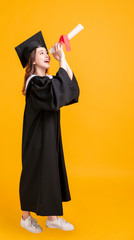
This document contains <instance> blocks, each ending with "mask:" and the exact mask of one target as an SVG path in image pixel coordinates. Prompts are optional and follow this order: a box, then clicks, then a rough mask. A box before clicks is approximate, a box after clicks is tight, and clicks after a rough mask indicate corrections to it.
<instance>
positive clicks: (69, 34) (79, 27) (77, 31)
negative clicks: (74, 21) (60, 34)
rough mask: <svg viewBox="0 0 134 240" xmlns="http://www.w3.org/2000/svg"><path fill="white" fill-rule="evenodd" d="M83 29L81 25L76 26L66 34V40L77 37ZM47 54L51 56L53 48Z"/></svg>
mask: <svg viewBox="0 0 134 240" xmlns="http://www.w3.org/2000/svg"><path fill="white" fill-rule="evenodd" d="M83 28H84V27H83V26H82V25H81V24H78V25H77V26H76V27H75V28H74V29H73V30H72V31H71V32H70V33H68V35H67V36H68V39H69V40H70V39H72V38H73V37H74V36H75V35H77V34H78V33H79V32H80V31H81V30H82V29H83ZM49 52H50V53H51V54H53V53H54V52H55V50H54V48H50V49H49Z"/></svg>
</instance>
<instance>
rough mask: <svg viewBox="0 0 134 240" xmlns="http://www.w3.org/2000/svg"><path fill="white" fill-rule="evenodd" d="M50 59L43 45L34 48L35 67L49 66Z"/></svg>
mask: <svg viewBox="0 0 134 240" xmlns="http://www.w3.org/2000/svg"><path fill="white" fill-rule="evenodd" d="M50 59H51V58H50V56H49V53H48V51H47V50H46V48H45V47H38V48H36V56H35V61H34V62H33V63H34V64H36V67H38V68H45V69H47V68H49V67H50V65H49V64H50Z"/></svg>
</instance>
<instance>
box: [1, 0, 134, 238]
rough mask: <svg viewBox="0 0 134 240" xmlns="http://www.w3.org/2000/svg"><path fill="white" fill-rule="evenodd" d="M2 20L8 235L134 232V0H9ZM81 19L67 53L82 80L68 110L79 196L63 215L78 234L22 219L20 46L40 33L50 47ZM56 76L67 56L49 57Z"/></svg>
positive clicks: (4, 233)
mask: <svg viewBox="0 0 134 240" xmlns="http://www.w3.org/2000/svg"><path fill="white" fill-rule="evenodd" d="M0 22H1V29H0V30H1V31H0V34H1V38H0V41H1V43H0V46H1V58H0V68H1V77H0V79H1V94H0V103H1V105H0V106H1V109H0V112H1V119H0V123H1V124H0V126H1V142H0V145H1V167H0V170H1V171H0V190H1V201H0V238H1V239H2V240H5V239H18V238H19V239H24V238H25V239H32V240H33V239H37V238H38V239H64V240H65V239H73V240H74V239H77V240H79V239H84V240H89V239H90V240H102V239H103V240H120V239H121V240H133V239H134V216H133V215H134V151H133V148H134V68H133V63H134V61H133V60H134V46H133V44H134V2H133V1H129V0H125V1H123V0H120V1H119V0H116V1H104V0H102V1H100V0H94V1H85V0H83V1H79V2H78V1H73V0H68V1H59V0H57V1H43V0H38V1H32V0H31V1H17V0H16V1H9V0H8V1H3V2H2V3H1V10H0ZM79 23H81V24H82V25H83V26H84V29H83V30H82V31H81V32H80V33H79V34H78V35H77V36H75V37H74V38H73V39H71V40H70V45H71V52H66V50H65V47H64V52H65V55H66V59H67V61H68V64H69V66H70V67H71V69H72V71H73V72H74V74H75V76H76V78H77V81H78V83H79V87H80V97H79V102H78V103H76V104H73V105H70V106H66V107H63V108H61V128H62V138H63V148H64V155H65V163H66V168H67V173H68V180H69V186H70V192H71V197H72V200H71V201H70V202H66V203H63V212H64V215H63V218H65V219H66V220H68V221H69V222H71V223H72V224H73V225H74V227H75V229H74V231H69V232H66V231H62V230H60V229H48V228H46V227H45V221H46V217H41V216H37V215H36V214H35V213H31V214H32V216H33V217H35V218H36V219H38V221H39V223H40V225H41V226H42V227H43V229H44V231H43V233H41V234H39V235H36V234H33V233H30V232H28V231H26V230H25V229H23V228H22V227H21V226H20V218H21V215H22V211H21V210H20V202H19V180H20V174H21V140H22V139H21V138H22V123H23V112H24V106H25V97H24V96H23V95H22V93H21V90H22V86H23V80H24V72H25V70H24V69H23V68H22V66H21V64H20V61H19V58H18V56H17V54H16V52H15V49H14V48H15V47H16V46H17V45H18V44H20V43H21V42H22V41H24V40H26V39H27V38H29V37H30V36H32V35H34V34H35V33H36V32H38V31H40V30H41V31H42V33H43V36H44V39H45V42H46V44H47V47H48V49H49V48H51V46H52V45H54V43H55V42H57V41H58V40H59V37H60V36H61V35H62V34H68V33H69V32H70V31H71V30H72V29H73V28H75V27H76V26H77V25H78V24H79ZM50 66H51V67H50V69H49V70H50V71H49V74H53V75H54V74H55V73H56V72H57V70H58V68H59V63H58V61H56V60H55V59H54V57H53V56H52V55H51V63H50Z"/></svg>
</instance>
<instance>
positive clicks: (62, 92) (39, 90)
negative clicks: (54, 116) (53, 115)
mask: <svg viewBox="0 0 134 240" xmlns="http://www.w3.org/2000/svg"><path fill="white" fill-rule="evenodd" d="M79 94H80V89H79V85H78V82H77V80H76V77H75V75H74V73H73V79H72V80H71V79H70V77H69V75H68V73H67V72H66V70H65V69H64V68H62V67H60V68H59V70H58V71H57V73H56V76H53V78H51V79H50V78H49V79H48V77H40V76H36V77H34V78H33V79H32V80H31V87H30V97H31V99H32V104H33V105H34V107H35V108H37V109H44V110H50V111H58V110H59V109H60V108H61V107H63V106H66V105H70V104H73V103H76V102H78V100H79Z"/></svg>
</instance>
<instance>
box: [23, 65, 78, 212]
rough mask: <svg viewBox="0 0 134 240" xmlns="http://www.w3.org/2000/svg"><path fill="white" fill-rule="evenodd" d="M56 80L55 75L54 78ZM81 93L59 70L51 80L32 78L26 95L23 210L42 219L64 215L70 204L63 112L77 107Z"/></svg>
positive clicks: (61, 69) (40, 77) (42, 77)
mask: <svg viewBox="0 0 134 240" xmlns="http://www.w3.org/2000/svg"><path fill="white" fill-rule="evenodd" d="M52 76H53V75H52ZM79 93H80V89H79V86H78V82H77V80H76V77H75V75H74V73H73V80H71V79H70V78H69V76H68V74H67V72H66V71H65V70H64V69H63V68H62V67H60V68H59V70H58V71H57V73H56V76H53V78H52V79H50V78H49V77H48V76H39V75H36V76H33V77H32V78H31V80H30V81H29V83H28V86H27V91H26V98H25V99H26V104H25V110H24V117H23V131H22V172H21V177H20V185H19V194H20V204H21V210H23V211H30V212H35V213H36V214H37V215H40V216H49V215H50V216H51V215H53V216H55V215H57V216H58V215H63V208H62V201H69V200H71V196H70V190H69V184H68V178H67V172H66V167H65V161H64V153H63V146H62V137H61V128H60V108H61V107H63V106H66V105H70V104H73V103H77V102H78V99H79Z"/></svg>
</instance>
